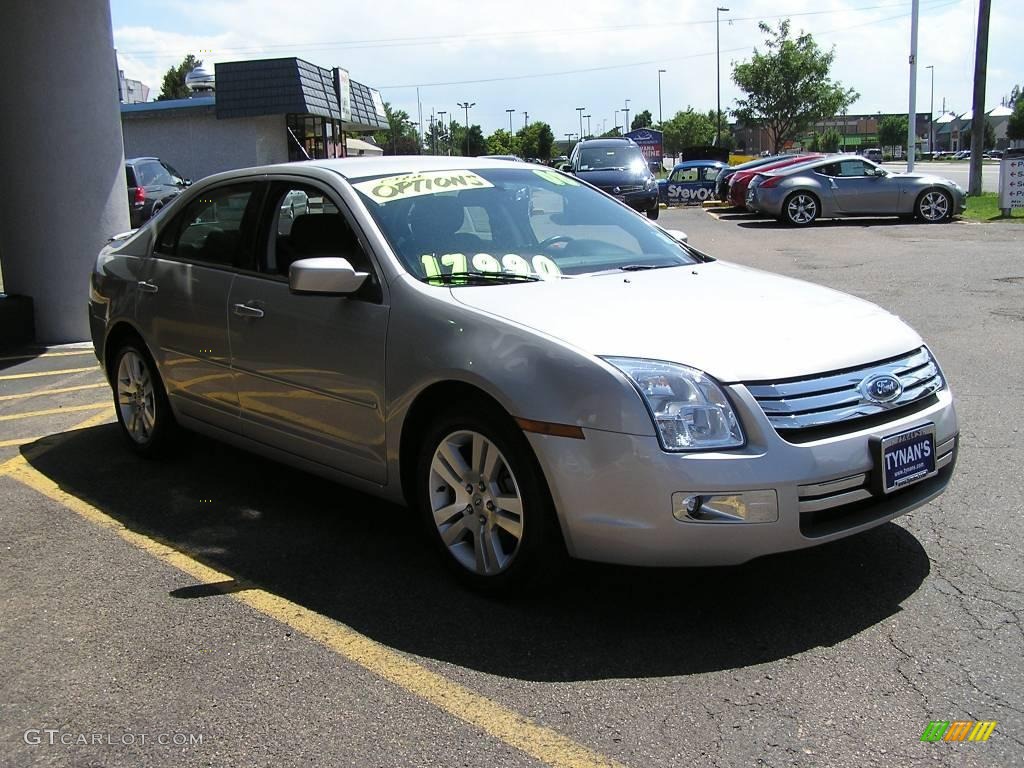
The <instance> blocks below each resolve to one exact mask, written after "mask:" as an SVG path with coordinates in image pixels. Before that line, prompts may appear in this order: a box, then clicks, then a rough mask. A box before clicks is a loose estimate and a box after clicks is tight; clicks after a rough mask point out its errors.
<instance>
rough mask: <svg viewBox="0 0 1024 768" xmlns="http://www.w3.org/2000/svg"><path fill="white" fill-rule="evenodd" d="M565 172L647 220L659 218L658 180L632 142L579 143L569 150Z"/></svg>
mask: <svg viewBox="0 0 1024 768" xmlns="http://www.w3.org/2000/svg"><path fill="white" fill-rule="evenodd" d="M567 170H568V171H569V172H570V173H572V174H574V175H576V176H579V177H580V178H581V179H583V180H584V181H586V182H588V183H590V184H593V185H594V186H595V187H597V188H599V189H601V190H602V191H604V192H607V193H608V194H609V195H612V196H613V197H615V198H618V199H619V200H621V201H623V202H624V203H626V205H628V206H629V207H630V208H633V209H634V210H637V211H643V212H645V213H646V214H647V218H649V219H656V218H658V213H659V208H658V180H657V179H656V178H655V177H654V174H653V173H651V169H650V168H648V167H647V161H646V160H645V159H644V155H643V152H641V151H640V147H639V146H638V145H637V143H636V142H634V141H633V140H632V139H589V140H587V141H581V142H580V143H579V144H577V145H576V146H575V147H574V148H573V150H572V155H571V156H570V157H569V166H568V168H567Z"/></svg>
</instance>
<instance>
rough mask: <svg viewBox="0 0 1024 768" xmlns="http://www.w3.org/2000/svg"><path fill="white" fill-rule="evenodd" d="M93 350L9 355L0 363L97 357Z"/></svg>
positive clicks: (1, 358) (1, 359)
mask: <svg viewBox="0 0 1024 768" xmlns="http://www.w3.org/2000/svg"><path fill="white" fill-rule="evenodd" d="M95 354H96V353H95V352H93V351H92V349H76V350H75V351H74V352H42V353H40V354H38V355H8V356H6V357H0V362H8V361H10V360H36V359H38V358H40V357H71V356H72V355H95Z"/></svg>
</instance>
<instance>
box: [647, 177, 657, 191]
mask: <svg viewBox="0 0 1024 768" xmlns="http://www.w3.org/2000/svg"><path fill="white" fill-rule="evenodd" d="M657 188H658V180H657V179H656V178H654V177H653V176H651V178H649V179H648V180H647V181H645V182H644V189H657Z"/></svg>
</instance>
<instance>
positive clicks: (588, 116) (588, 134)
mask: <svg viewBox="0 0 1024 768" xmlns="http://www.w3.org/2000/svg"><path fill="white" fill-rule="evenodd" d="M584 117H585V118H587V136H591V137H592V136H593V135H594V134H593V132H592V131H591V130H590V115H584Z"/></svg>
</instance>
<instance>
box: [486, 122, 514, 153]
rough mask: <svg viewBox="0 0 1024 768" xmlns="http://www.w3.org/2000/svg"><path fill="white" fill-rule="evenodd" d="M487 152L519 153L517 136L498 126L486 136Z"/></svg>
mask: <svg viewBox="0 0 1024 768" xmlns="http://www.w3.org/2000/svg"><path fill="white" fill-rule="evenodd" d="M487 154H489V155H517V154H519V138H518V137H517V136H515V135H513V134H511V133H509V132H508V131H506V130H504V129H503V128H499V129H498V130H496V131H495V132H494V133H492V134H491V135H490V136H488V137H487Z"/></svg>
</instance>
